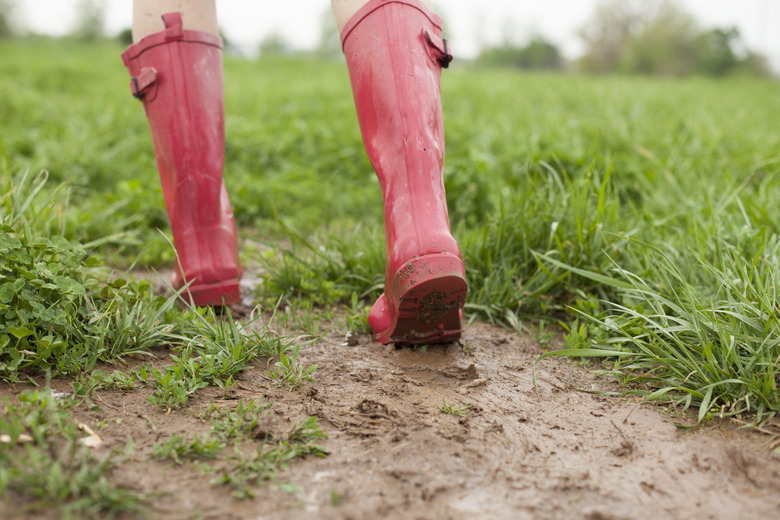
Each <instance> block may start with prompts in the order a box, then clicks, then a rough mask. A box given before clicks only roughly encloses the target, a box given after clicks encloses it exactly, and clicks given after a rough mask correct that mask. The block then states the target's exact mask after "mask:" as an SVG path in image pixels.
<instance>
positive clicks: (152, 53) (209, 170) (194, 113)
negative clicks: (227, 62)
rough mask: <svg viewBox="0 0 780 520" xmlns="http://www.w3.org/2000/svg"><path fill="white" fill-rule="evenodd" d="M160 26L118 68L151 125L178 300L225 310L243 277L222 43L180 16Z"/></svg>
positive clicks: (172, 15)
mask: <svg viewBox="0 0 780 520" xmlns="http://www.w3.org/2000/svg"><path fill="white" fill-rule="evenodd" d="M163 21H164V23H165V30H164V31H161V32H158V33H154V34H151V35H149V36H147V37H145V38H143V39H142V40H141V41H140V42H138V43H136V44H134V45H131V46H129V47H128V48H127V50H126V51H125V52H124V53H123V54H122V61H124V63H125V66H126V67H127V69H128V70H129V71H130V75H131V76H132V80H131V81H130V88H131V90H132V93H133V95H134V96H135V97H136V98H138V99H140V100H141V101H143V104H144V109H145V111H146V117H147V119H148V120H149V128H150V130H151V134H152V141H153V143H154V152H155V155H156V157H157V168H158V170H159V173H160V180H161V182H162V189H163V195H164V197H165V205H166V208H167V210H168V219H169V220H170V223H171V229H172V231H173V243H174V247H175V248H176V253H177V256H178V264H179V266H178V268H177V269H176V270H175V271H174V275H173V280H172V283H173V286H174V287H175V288H177V289H178V288H181V287H182V286H183V285H184V284H185V283H187V284H189V286H188V287H187V290H186V291H184V292H183V295H182V296H183V297H184V298H185V299H187V300H190V301H192V302H193V303H194V304H195V305H198V306H206V305H230V304H232V303H236V302H237V301H238V300H239V278H240V277H241V271H242V270H241V266H240V264H239V260H238V241H237V238H236V226H235V222H234V220H233V210H232V209H231V206H230V200H229V199H228V194H227V190H226V189H225V183H224V181H223V180H222V167H223V163H224V157H225V103H224V85H223V79H222V40H221V38H220V37H219V36H216V35H214V34H210V33H206V32H200V31H189V30H184V29H183V28H182V22H181V15H180V13H169V14H165V15H163Z"/></svg>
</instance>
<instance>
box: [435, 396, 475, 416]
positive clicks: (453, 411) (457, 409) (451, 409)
mask: <svg viewBox="0 0 780 520" xmlns="http://www.w3.org/2000/svg"><path fill="white" fill-rule="evenodd" d="M470 409H471V407H470V406H469V405H465V406H452V405H449V404H447V400H446V399H442V404H441V405H440V406H439V410H440V411H441V413H446V414H448V415H457V416H458V417H466V415H468V413H469V410H470Z"/></svg>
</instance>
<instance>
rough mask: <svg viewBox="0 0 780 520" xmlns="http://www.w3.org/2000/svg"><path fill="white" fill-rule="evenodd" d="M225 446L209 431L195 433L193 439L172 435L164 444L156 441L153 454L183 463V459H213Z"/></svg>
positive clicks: (153, 456)
mask: <svg viewBox="0 0 780 520" xmlns="http://www.w3.org/2000/svg"><path fill="white" fill-rule="evenodd" d="M224 447H225V444H224V443H223V442H222V441H220V440H219V439H216V438H212V437H211V436H210V435H209V434H208V433H207V434H205V435H203V436H200V437H199V436H198V435H197V434H193V435H192V439H191V440H187V438H185V437H180V436H178V435H172V436H171V437H169V438H168V439H167V440H166V441H165V442H164V443H162V444H158V443H155V444H154V446H153V447H152V455H151V456H152V458H155V459H164V460H171V461H173V462H174V463H175V464H181V463H182V462H183V459H200V460H203V459H213V458H214V457H216V456H217V454H218V453H219V452H220V451H222V449H223V448H224Z"/></svg>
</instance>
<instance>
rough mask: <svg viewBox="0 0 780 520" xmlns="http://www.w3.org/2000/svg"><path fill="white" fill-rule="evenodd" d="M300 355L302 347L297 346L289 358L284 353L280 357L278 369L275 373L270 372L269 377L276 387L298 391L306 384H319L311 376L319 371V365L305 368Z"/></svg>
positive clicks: (277, 363) (277, 364) (276, 365)
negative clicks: (299, 357)
mask: <svg viewBox="0 0 780 520" xmlns="http://www.w3.org/2000/svg"><path fill="white" fill-rule="evenodd" d="M300 353H301V347H300V346H299V345H296V346H295V348H294V349H293V351H292V353H291V354H290V355H289V356H288V355H286V354H284V353H282V354H280V355H279V361H277V362H276V364H275V367H276V368H275V369H274V370H273V372H268V375H270V376H271V378H272V379H273V385H274V386H280V387H286V388H287V389H288V390H296V389H298V388H300V387H301V385H303V384H305V383H316V382H317V380H316V379H314V378H313V377H312V375H311V374H313V373H314V371H315V370H317V365H311V366H309V367H308V368H303V363H301V361H300V360H299V359H298V356H299V355H300Z"/></svg>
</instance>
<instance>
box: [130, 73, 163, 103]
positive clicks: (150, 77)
mask: <svg viewBox="0 0 780 520" xmlns="http://www.w3.org/2000/svg"><path fill="white" fill-rule="evenodd" d="M156 81H157V70H155V68H154V67H149V68H145V69H143V70H142V71H141V74H139V75H138V76H133V77H132V78H131V79H130V91H131V92H132V93H133V97H135V98H138V99H140V98H142V97H143V95H144V94H146V90H147V89H148V88H149V87H151V86H152V85H154V83H155V82H156Z"/></svg>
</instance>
